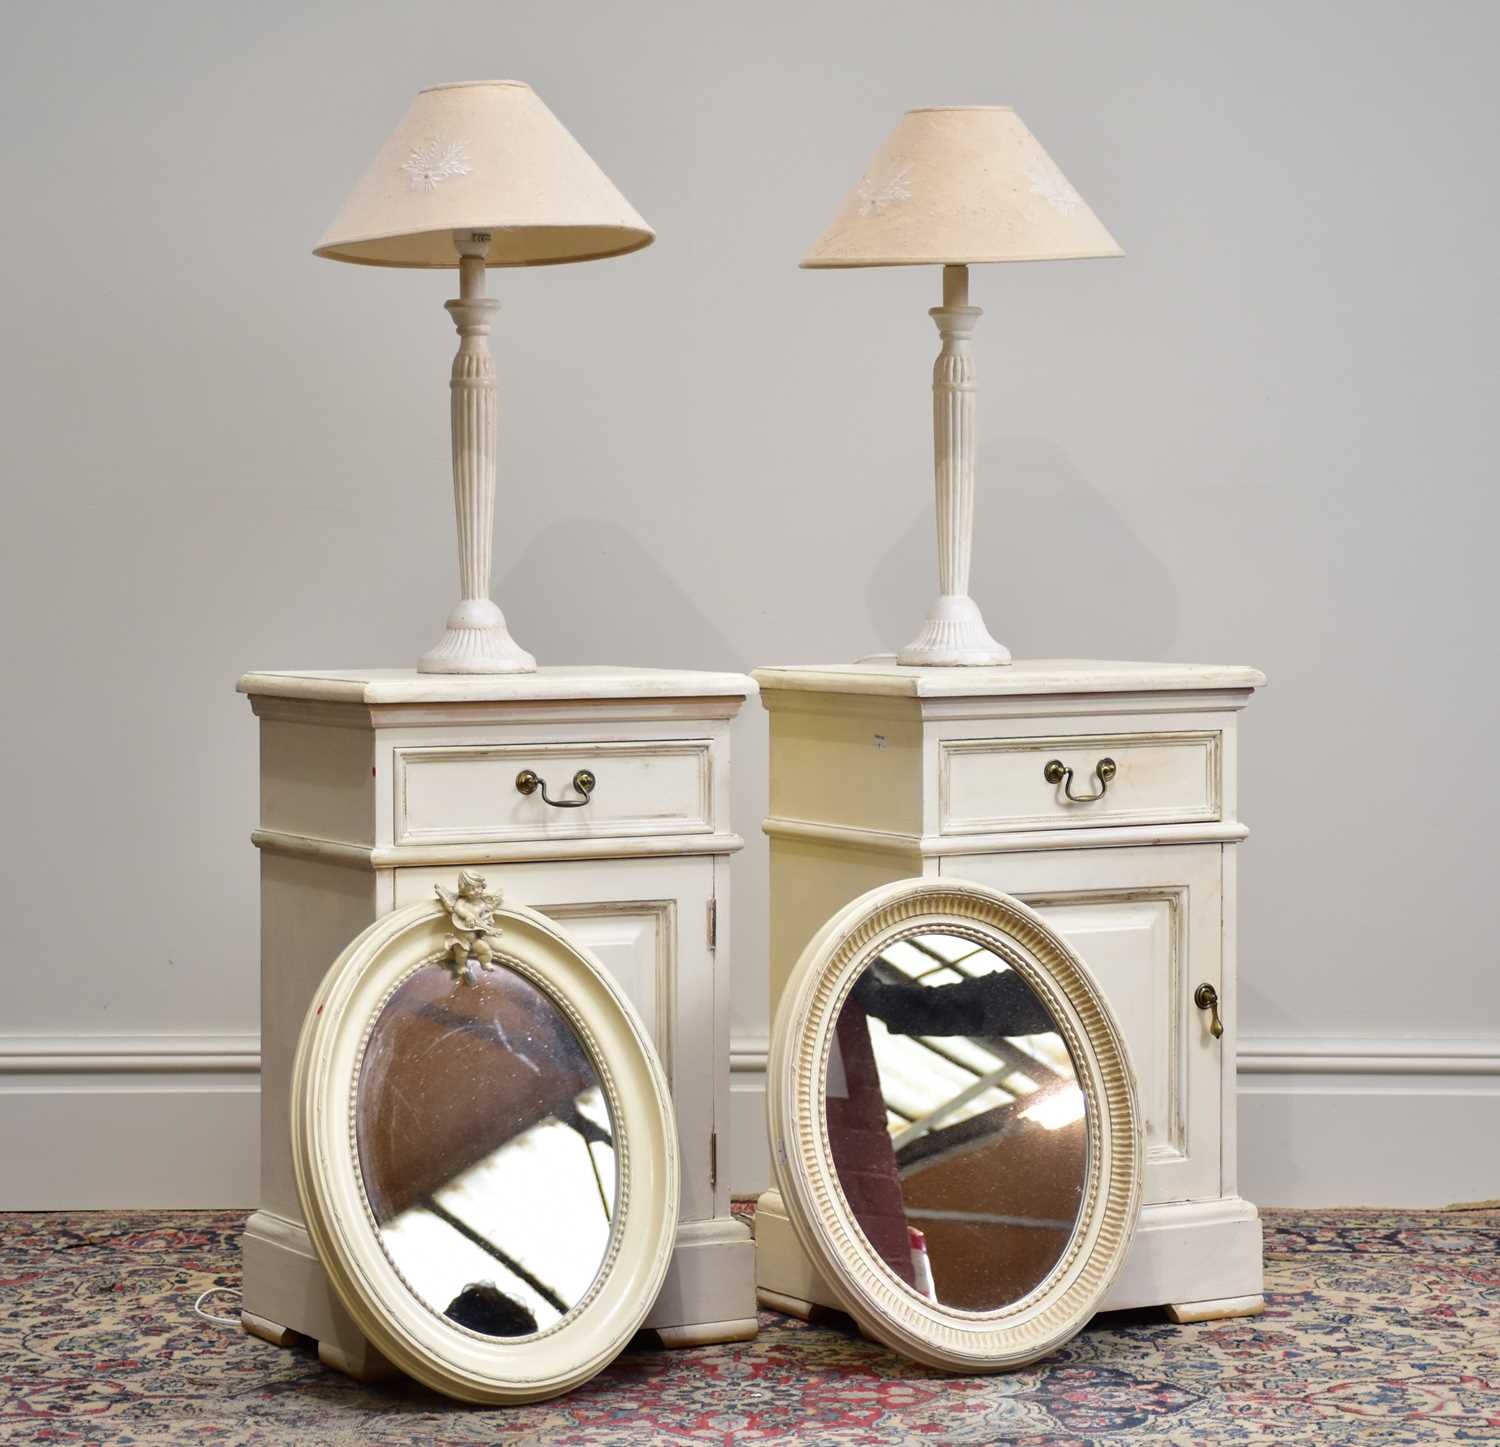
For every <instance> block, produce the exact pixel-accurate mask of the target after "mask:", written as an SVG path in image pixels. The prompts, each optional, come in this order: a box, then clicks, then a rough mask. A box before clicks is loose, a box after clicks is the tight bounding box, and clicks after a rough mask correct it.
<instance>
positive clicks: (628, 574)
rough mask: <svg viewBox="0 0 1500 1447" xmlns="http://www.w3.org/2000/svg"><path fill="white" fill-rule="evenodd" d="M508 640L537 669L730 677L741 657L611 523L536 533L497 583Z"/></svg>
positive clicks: (576, 523)
mask: <svg viewBox="0 0 1500 1447" xmlns="http://www.w3.org/2000/svg"><path fill="white" fill-rule="evenodd" d="M494 597H495V598H496V599H498V600H499V603H500V606H501V607H502V608H503V609H504V610H505V618H506V622H507V623H508V624H509V625H510V629H511V632H512V634H514V636H515V637H516V638H517V639H519V640H521V642H522V643H523V645H524V646H525V647H526V648H528V649H529V650H530V651H531V652H532V653H534V654H535V655H536V656H537V658H538V660H539V661H540V662H542V663H544V664H556V663H578V664H589V663H609V664H612V665H618V666H620V667H622V668H700V669H707V670H724V669H731V670H732V669H737V668H739V667H740V666H741V663H740V650H739V649H737V648H736V647H735V646H734V645H733V644H732V643H731V642H730V640H729V639H728V638H727V637H726V636H725V635H724V634H723V633H722V632H720V630H719V629H717V628H716V627H714V625H713V624H712V623H710V622H709V620H708V618H707V616H706V615H705V614H704V612H703V610H702V608H701V606H700V605H699V604H698V603H697V602H695V601H694V599H693V598H692V597H691V595H690V594H688V593H687V592H685V591H684V590H683V588H682V587H681V586H680V585H679V584H678V583H677V581H676V580H675V579H674V578H672V577H671V576H670V574H668V573H667V572H665V571H664V570H663V568H662V566H661V564H660V563H659V562H658V561H657V559H656V558H655V556H653V554H652V553H650V552H648V551H647V549H646V548H645V547H644V546H642V544H641V543H640V541H639V540H638V539H637V538H636V537H635V535H634V534H633V533H631V532H629V531H627V530H626V529H625V528H623V527H621V526H620V525H619V524H618V523H612V522H601V521H599V520H598V519H595V518H587V517H574V518H568V519H565V520H563V521H561V522H556V523H553V524H551V525H550V526H548V527H546V528H544V529H543V530H542V531H541V532H540V533H538V534H537V535H536V536H535V537H533V538H532V539H531V541H530V542H529V543H528V544H527V546H526V549H525V551H524V552H523V553H522V554H521V556H520V557H519V558H517V559H516V561H515V562H514V563H513V564H512V565H511V566H510V567H509V568H508V569H507V570H506V571H505V572H504V573H503V574H502V575H501V576H500V577H499V579H498V581H497V582H496V584H495V587H494Z"/></svg>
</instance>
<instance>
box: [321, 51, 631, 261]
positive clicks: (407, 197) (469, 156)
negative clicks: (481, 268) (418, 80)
mask: <svg viewBox="0 0 1500 1447" xmlns="http://www.w3.org/2000/svg"><path fill="white" fill-rule="evenodd" d="M454 231H489V232H492V233H493V234H494V240H493V242H492V243H491V246H490V251H489V257H488V264H489V265H490V266H545V265H548V264H550V263H553V262H562V261H593V260H595V259H597V258H599V257H605V256H621V255H623V254H624V253H625V252H627V251H637V250H639V249H640V248H641V247H643V246H649V245H650V244H651V242H652V241H653V240H655V237H656V233H655V232H654V231H652V229H651V228H650V227H649V226H648V225H647V224H646V223H645V222H644V221H643V220H642V219H641V217H640V216H639V215H638V214H637V213H636V211H635V209H634V208H633V207H632V206H631V204H630V203H629V202H628V201H627V200H626V199H625V198H624V197H623V196H622V195H621V194H620V193H619V192H618V191H617V190H616V189H615V187H614V185H613V184H612V183H611V181H610V179H609V177H608V176H606V175H605V174H604V172H603V171H601V170H600V169H599V167H598V166H597V165H596V164H595V163H594V161H593V159H592V158H591V157H590V156H589V154H588V152H587V151H585V150H584V149H583V147H582V146H580V145H579V144H578V142H577V141H575V140H574V139H573V137H572V136H571V135H570V134H569V133H568V131H567V129H566V127H564V126H563V124H562V123H561V122H560V121H559V120H558V119H557V117H556V116H554V115H553V114H552V112H551V111H549V110H548V109H547V107H546V106H545V105H543V104H542V101H541V98H540V97H539V96H538V95H537V94H536V92H535V91H534V90H532V88H531V87H530V86H529V85H527V84H525V83H524V82H523V81H518V80H483V81H465V82H459V83H457V84H452V85H437V86H432V87H430V88H429V89H427V90H424V91H422V92H421V93H420V94H419V95H418V96H417V98H416V99H415V100H414V101H413V102H412V103H411V106H410V108H409V109H408V110H407V112H406V115H405V117H404V118H403V119H402V121H401V124H400V125H399V126H397V127H396V130H395V132H394V133H393V134H392V135H391V137H390V139H389V140H387V141H386V143H385V145H384V146H383V147H381V149H380V152H379V154H377V155H376V157H375V161H374V164H373V165H371V167H370V169H369V170H368V171H367V172H366V173H365V176H364V178H363V179H362V180H361V181H360V183H359V184H358V185H357V186H356V187H355V188H354V190H353V191H352V192H351V193H350V195H349V198H348V200H346V201H345V202H344V207H343V210H341V211H340V212H339V214H338V217H337V218H336V219H335V221H334V223H333V224H332V225H331V226H330V227H329V228H328V230H327V232H325V233H324V235H323V238H322V240H320V241H319V242H318V244H317V246H316V247H315V248H314V250H315V252H316V254H317V255H319V256H327V257H332V258H333V259H334V260H337V261H358V262H364V263H366V264H367V265H371V266H448V267H451V266H457V265H458V252H457V250H456V249H455V247H454V244H453V233H454Z"/></svg>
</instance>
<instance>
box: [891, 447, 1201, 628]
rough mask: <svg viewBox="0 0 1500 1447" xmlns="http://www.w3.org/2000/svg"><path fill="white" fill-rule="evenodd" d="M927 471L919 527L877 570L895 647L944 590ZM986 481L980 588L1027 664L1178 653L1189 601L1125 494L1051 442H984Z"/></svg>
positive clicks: (979, 520) (979, 490) (982, 477)
mask: <svg viewBox="0 0 1500 1447" xmlns="http://www.w3.org/2000/svg"><path fill="white" fill-rule="evenodd" d="M927 467H928V478H929V480H927V481H925V482H924V485H923V488H922V497H921V501H920V503H917V502H916V501H915V500H914V502H913V511H912V522H911V525H910V527H908V528H907V529H906V531H905V532H904V533H903V534H902V536H901V537H900V539H899V540H898V541H897V542H896V543H895V544H894V545H893V546H892V547H891V548H890V549H889V550H888V551H887V552H886V553H885V554H884V555H883V556H882V557H881V558H880V559H879V561H878V562H877V563H876V564H875V566H874V567H873V569H872V570H871V574H870V581H869V586H868V601H869V613H870V619H871V622H872V623H873V624H874V626H875V629H876V631H877V633H878V635H879V637H881V638H882V639H884V640H885V643H886V646H887V648H888V650H894V649H896V648H899V647H900V646H901V645H903V644H905V643H906V642H907V641H908V640H909V639H910V638H911V637H913V636H915V634H916V632H917V628H918V626H919V625H920V623H921V620H922V619H923V618H925V617H926V615H927V609H928V608H929V607H930V606H931V604H932V600H933V598H934V597H935V596H936V595H937V541H936V525H935V521H934V517H933V501H932V483H931V481H930V470H931V464H930V463H928V464H927ZM975 481H976V485H975V499H974V563H973V570H972V578H971V584H970V593H971V594H972V596H973V598H974V599H975V601H976V602H977V603H978V604H979V606H980V608H981V609H982V610H983V612H984V617H985V621H986V623H988V625H989V629H990V632H991V633H993V634H994V635H995V637H996V638H998V639H1000V640H1001V642H1003V643H1004V644H1005V645H1006V646H1007V647H1008V648H1009V649H1010V650H1011V652H1012V653H1013V654H1014V655H1015V656H1016V657H1017V658H1049V657H1050V658H1078V657H1089V658H1156V657H1160V658H1170V657H1172V655H1173V652H1174V644H1175V643H1176V642H1177V640H1178V639H1179V637H1180V635H1181V626H1180V625H1181V622H1182V597H1181V594H1180V592H1179V590H1178V587H1177V583H1176V580H1175V579H1174V577H1173V575H1172V572H1171V569H1170V568H1169V567H1168V565H1167V561H1166V559H1165V558H1164V556H1163V555H1162V554H1161V552H1159V551H1158V550H1157V548H1155V547H1153V545H1152V544H1151V542H1150V540H1149V539H1148V538H1146V537H1145V536H1143V535H1142V534H1141V532H1140V530H1139V528H1138V527H1137V526H1136V525H1135V524H1134V522H1133V521H1132V520H1131V518H1130V517H1129V515H1128V512H1127V510H1126V507H1125V504H1124V501H1123V500H1122V499H1121V498H1120V497H1118V496H1112V495H1111V493H1110V491H1109V490H1108V488H1100V487H1096V486H1094V484H1093V483H1092V482H1090V481H1089V479H1088V478H1086V477H1085V476H1084V475H1083V473H1082V472H1080V471H1079V469H1078V468H1077V466H1076V465H1075V464H1074V463H1073V461H1072V460H1071V459H1070V458H1069V456H1068V454H1067V453H1066V452H1065V451H1064V450H1063V449H1062V448H1061V447H1059V446H1058V445H1057V444H1056V443H1054V442H1051V441H1049V440H1047V439H1045V438H1040V437H1024V436H1004V437H992V438H986V439H983V440H982V441H981V443H980V447H979V468H978V475H977V477H976V480H975Z"/></svg>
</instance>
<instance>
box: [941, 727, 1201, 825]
mask: <svg viewBox="0 0 1500 1447" xmlns="http://www.w3.org/2000/svg"><path fill="white" fill-rule="evenodd" d="M938 747H939V750H940V753H941V762H940V777H939V788H938V811H939V825H938V827H939V829H940V830H941V831H942V832H943V833H944V834H990V833H1003V832H1007V831H1012V830H1022V829H1087V828H1098V827H1099V826H1101V825H1124V824H1162V823H1194V822H1201V821H1204V820H1214V819H1218V818H1219V817H1220V810H1221V802H1220V801H1221V798H1222V762H1221V760H1222V753H1223V749H1222V735H1221V734H1220V732H1219V730H1217V729H1204V730H1201V731H1193V732H1180V733H1130V734H1089V735H1078V734H1071V735H1063V736H1060V737H1055V738H1019V739H944V740H943V741H942V742H941V743H940V744H939V746H938ZM1054 759H1056V760H1059V761H1060V762H1061V763H1062V765H1063V767H1064V768H1068V769H1072V770H1073V777H1072V778H1071V780H1068V781H1067V786H1068V787H1071V789H1072V791H1073V793H1074V794H1075V795H1078V796H1087V795H1098V794H1099V790H1100V780H1099V778H1098V776H1097V774H1096V772H1095V770H1096V767H1097V766H1098V764H1099V762H1100V760H1101V759H1112V760H1113V761H1114V764H1115V773H1114V776H1113V778H1111V779H1110V780H1109V782H1108V785H1107V787H1105V789H1104V792H1103V794H1102V796H1101V797H1097V798H1092V799H1090V798H1084V797H1080V798H1079V799H1077V800H1076V801H1075V800H1070V799H1069V798H1068V797H1067V794H1066V792H1065V786H1064V783H1063V782H1057V783H1052V782H1049V780H1048V779H1047V777H1046V768H1047V765H1048V764H1049V763H1051V762H1052V761H1053V760H1054Z"/></svg>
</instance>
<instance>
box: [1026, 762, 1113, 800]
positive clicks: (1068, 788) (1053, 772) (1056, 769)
mask: <svg viewBox="0 0 1500 1447" xmlns="http://www.w3.org/2000/svg"><path fill="white" fill-rule="evenodd" d="M1114 776H1115V761H1114V760H1113V759H1100V760H1099V762H1098V763H1097V764H1095V765H1094V777H1095V778H1096V779H1097V780H1098V781H1099V790H1098V792H1097V793H1094V794H1075V793H1074V792H1073V771H1072V769H1070V768H1068V766H1067V765H1066V764H1064V763H1063V761H1062V760H1061V759H1049V760H1048V761H1047V764H1046V767H1045V768H1043V770H1042V777H1043V778H1044V779H1045V780H1046V781H1047V782H1048V783H1049V784H1061V785H1062V786H1063V793H1064V794H1066V795H1067V796H1068V801H1069V802H1070V803H1073V804H1092V803H1093V802H1094V800H1095V799H1102V798H1103V797H1104V795H1105V793H1106V792H1107V791H1108V789H1109V781H1110V780H1111V779H1112V778H1114Z"/></svg>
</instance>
